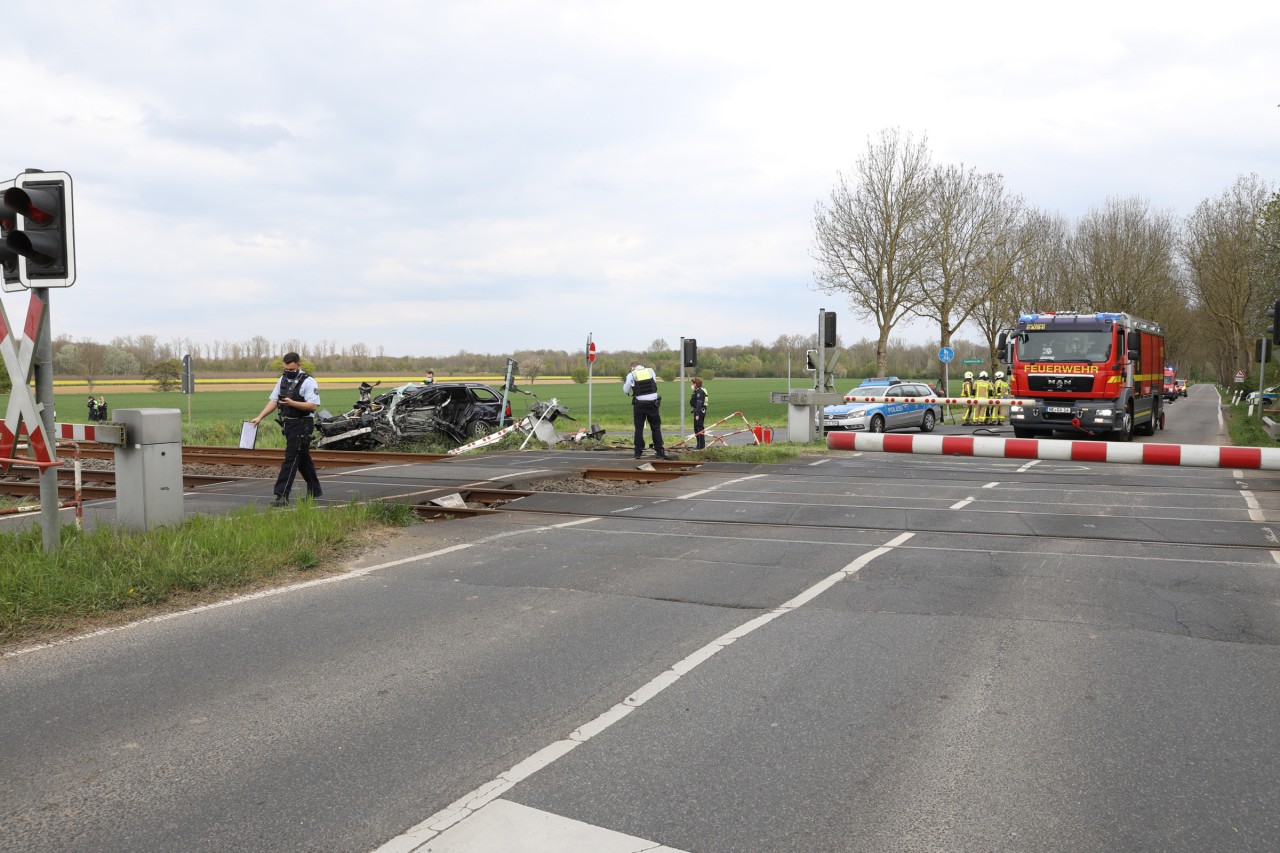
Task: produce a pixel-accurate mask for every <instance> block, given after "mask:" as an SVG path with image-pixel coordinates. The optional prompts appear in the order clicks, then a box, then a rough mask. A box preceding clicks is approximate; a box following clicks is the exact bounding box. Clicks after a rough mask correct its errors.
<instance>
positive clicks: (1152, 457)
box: [827, 432, 1280, 471]
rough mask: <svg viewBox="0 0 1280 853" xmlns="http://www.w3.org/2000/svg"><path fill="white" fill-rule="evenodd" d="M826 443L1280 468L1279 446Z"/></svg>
mask: <svg viewBox="0 0 1280 853" xmlns="http://www.w3.org/2000/svg"><path fill="white" fill-rule="evenodd" d="M827 447H828V448H829V449H831V450H863V451H871V452H883V453H925V454H932V455H935V456H984V457H994V458H997V459H1051V460H1055V461H1059V462H1121V463H1126V464H1130V465H1181V466H1187V467H1195V468H1246V469H1260V470H1264V471H1280V448H1271V447H1265V448H1264V447H1218V446H1215V445H1211V444H1134V443H1126V442H1111V441H1059V440H1056V439H1052V438H995V437H987V436H974V435H894V434H889V433H864V432H833V433H828V435H827Z"/></svg>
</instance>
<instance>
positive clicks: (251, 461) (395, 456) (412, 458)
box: [80, 444, 455, 468]
mask: <svg viewBox="0 0 1280 853" xmlns="http://www.w3.org/2000/svg"><path fill="white" fill-rule="evenodd" d="M80 457H81V458H82V459H114V458H115V448H113V447H110V446H108V445H102V444H82V445H81V446H80ZM453 458H455V457H453V456H449V455H448V454H447V453H392V452H389V451H386V452H384V451H379V450H341V451H339V450H312V451H311V460H312V461H313V462H315V464H316V467H317V468H353V467H356V466H359V465H370V464H373V463H376V462H440V461H443V460H445V459H453ZM182 461H183V463H184V464H187V463H190V464H201V465H261V466H263V467H266V468H273V467H279V466H280V463H281V462H282V461H284V449H283V448H281V449H276V448H262V449H255V450H242V449H240V448H237V447H212V446H207V445H199V444H188V445H183V447H182Z"/></svg>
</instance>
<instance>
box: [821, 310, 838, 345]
mask: <svg viewBox="0 0 1280 853" xmlns="http://www.w3.org/2000/svg"><path fill="white" fill-rule="evenodd" d="M822 345H823V346H824V347H833V346H835V345H836V312H834V311H828V312H826V313H825V314H823V315H822Z"/></svg>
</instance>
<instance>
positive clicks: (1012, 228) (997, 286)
mask: <svg viewBox="0 0 1280 853" xmlns="http://www.w3.org/2000/svg"><path fill="white" fill-rule="evenodd" d="M999 207H1000V212H999V214H998V215H997V219H998V222H999V225H998V227H997V228H996V233H995V235H994V239H993V242H992V245H991V251H990V252H989V253H988V254H987V257H986V258H985V260H984V261H983V263H982V264H980V265H979V274H980V275H981V276H982V277H983V279H984V281H985V284H986V288H985V293H984V294H983V298H982V299H981V300H980V301H979V302H978V303H976V304H975V305H974V308H973V314H972V319H973V321H974V323H975V325H977V327H978V329H979V330H980V331H981V332H982V338H983V341H984V342H985V343H986V345H987V352H988V353H989V354H990V356H991V359H990V360H991V361H992V362H993V364H992V367H993V369H994V368H995V365H994V362H995V361H996V360H997V358H996V355H997V354H996V342H997V338H998V337H999V335H1000V331H1001V330H1002V329H1007V328H1009V327H1010V326H1012V325H1013V323H1014V321H1015V320H1017V318H1018V315H1019V314H1020V313H1022V312H1024V311H1034V310H1038V309H1037V308H1036V305H1037V304H1038V301H1037V300H1038V299H1040V298H1041V297H1040V296H1039V295H1038V291H1039V289H1040V288H1041V287H1042V286H1043V285H1042V282H1043V281H1044V280H1045V279H1047V278H1049V277H1050V273H1049V270H1050V269H1051V268H1052V265H1051V262H1050V260H1051V258H1052V257H1053V256H1054V254H1055V249H1057V248H1060V247H1061V245H1062V241H1061V239H1060V238H1059V236H1058V232H1059V230H1060V232H1061V234H1065V233H1066V223H1065V221H1062V220H1054V219H1051V218H1049V217H1047V216H1044V215H1042V214H1038V213H1035V212H1033V211H1029V210H1028V209H1027V208H1026V207H1025V205H1024V203H1023V201H1022V199H1021V198H1018V197H1006V198H1004V199H1002V200H1001V202H1000V205H999ZM1055 223H1056V226H1055ZM1058 254H1060V252H1059V253H1058Z"/></svg>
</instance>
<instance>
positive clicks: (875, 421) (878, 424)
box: [871, 415, 884, 432]
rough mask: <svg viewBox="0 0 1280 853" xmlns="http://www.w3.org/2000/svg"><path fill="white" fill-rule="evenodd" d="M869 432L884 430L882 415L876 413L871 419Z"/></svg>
mask: <svg viewBox="0 0 1280 853" xmlns="http://www.w3.org/2000/svg"><path fill="white" fill-rule="evenodd" d="M871 432H884V416H883V415H876V416H875V417H873V418H872V419H871Z"/></svg>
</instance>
